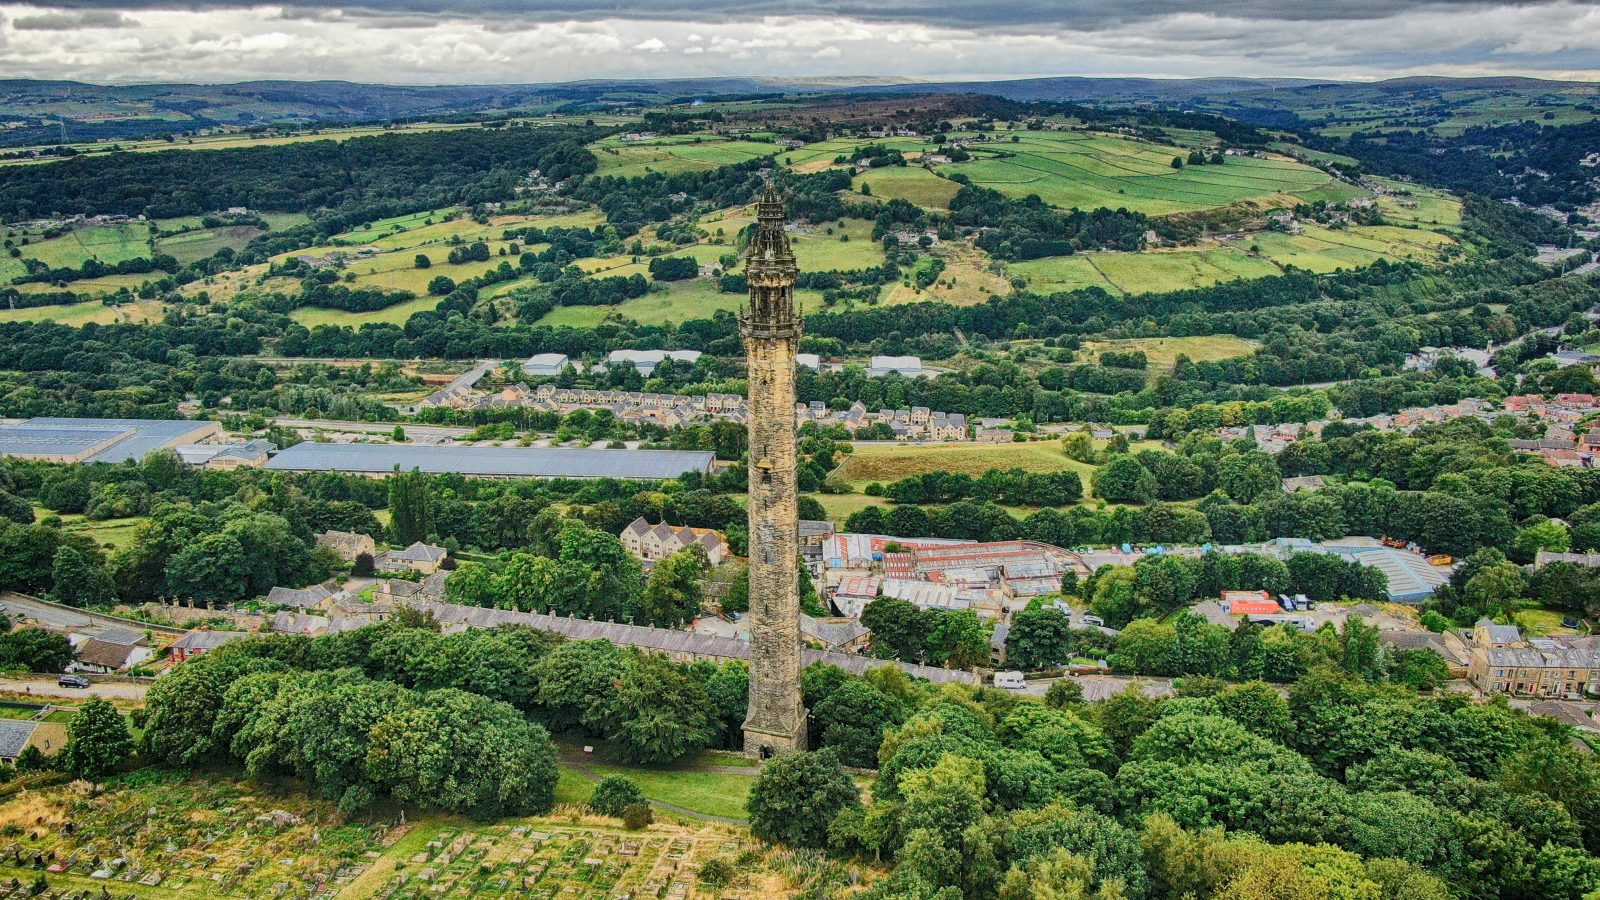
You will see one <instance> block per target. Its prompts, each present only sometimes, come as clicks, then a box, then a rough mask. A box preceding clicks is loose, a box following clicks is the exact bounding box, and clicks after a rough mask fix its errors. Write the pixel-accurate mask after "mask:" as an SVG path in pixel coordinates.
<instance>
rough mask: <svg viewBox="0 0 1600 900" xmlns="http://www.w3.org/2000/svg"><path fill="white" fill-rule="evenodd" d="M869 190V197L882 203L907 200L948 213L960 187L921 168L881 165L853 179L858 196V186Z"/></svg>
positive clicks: (853, 185) (852, 183)
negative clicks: (870, 192) (882, 201)
mask: <svg viewBox="0 0 1600 900" xmlns="http://www.w3.org/2000/svg"><path fill="white" fill-rule="evenodd" d="M862 185H866V186H868V187H869V188H871V190H872V196H874V197H881V198H883V199H885V200H906V201H909V202H911V203H914V204H916V205H917V206H920V207H922V208H923V209H934V210H947V209H949V208H950V201H951V199H952V198H954V197H955V195H956V192H957V191H959V190H961V185H959V184H956V183H955V182H954V181H951V180H949V179H947V178H940V177H939V176H938V175H935V174H934V173H932V172H930V171H928V170H927V169H924V168H923V167H921V166H884V167H882V168H879V169H869V170H868V171H866V172H862V173H861V174H860V175H857V176H856V177H855V180H854V181H852V182H851V187H852V188H853V189H854V190H855V191H857V192H858V193H859V192H860V190H861V186H862Z"/></svg>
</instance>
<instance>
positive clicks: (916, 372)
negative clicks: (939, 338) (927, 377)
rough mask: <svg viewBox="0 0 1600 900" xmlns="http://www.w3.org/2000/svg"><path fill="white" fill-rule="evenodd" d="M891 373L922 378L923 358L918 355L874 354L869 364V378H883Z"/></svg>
mask: <svg viewBox="0 0 1600 900" xmlns="http://www.w3.org/2000/svg"><path fill="white" fill-rule="evenodd" d="M891 373H893V374H898V375H903V376H905V377H906V378H921V377H922V375H923V369H922V359H921V358H920V357H916V356H874V357H873V358H872V361H871V362H870V363H868V364H867V377H868V378H882V377H883V376H885V375H889V374H891Z"/></svg>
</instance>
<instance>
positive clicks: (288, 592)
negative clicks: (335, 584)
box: [267, 584, 333, 609]
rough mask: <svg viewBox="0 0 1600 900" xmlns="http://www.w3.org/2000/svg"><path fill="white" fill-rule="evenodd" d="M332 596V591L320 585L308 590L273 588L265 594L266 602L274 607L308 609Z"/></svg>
mask: <svg viewBox="0 0 1600 900" xmlns="http://www.w3.org/2000/svg"><path fill="white" fill-rule="evenodd" d="M332 596H333V591H330V590H328V589H327V588H325V587H323V586H322V585H320V584H314V585H312V586H311V587H308V588H286V587H275V588H273V589H272V590H270V591H268V592H267V602H268V603H271V604H273V605H275V606H292V607H295V608H296V609H309V608H311V607H313V606H316V605H317V604H318V603H321V602H322V601H324V600H326V599H328V598H329V597H332Z"/></svg>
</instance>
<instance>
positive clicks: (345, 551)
mask: <svg viewBox="0 0 1600 900" xmlns="http://www.w3.org/2000/svg"><path fill="white" fill-rule="evenodd" d="M317 546H318V547H327V548H328V549H330V550H332V551H333V552H335V553H337V554H339V558H340V559H342V560H344V561H345V562H350V563H353V562H355V561H356V557H358V556H360V555H361V554H363V553H365V554H367V555H368V556H370V557H373V558H374V559H376V558H377V555H378V546H377V544H376V543H375V542H374V541H373V540H372V537H371V536H370V535H365V534H359V533H357V532H354V531H324V532H323V533H321V534H319V535H317Z"/></svg>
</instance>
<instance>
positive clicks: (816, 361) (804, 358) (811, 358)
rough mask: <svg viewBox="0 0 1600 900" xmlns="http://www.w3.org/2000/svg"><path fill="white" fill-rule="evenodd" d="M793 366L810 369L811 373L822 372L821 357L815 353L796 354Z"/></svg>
mask: <svg viewBox="0 0 1600 900" xmlns="http://www.w3.org/2000/svg"><path fill="white" fill-rule="evenodd" d="M794 364H795V365H796V366H797V367H800V368H804V369H810V370H811V371H813V372H820V371H822V357H821V356H819V355H818V354H815V353H796V354H795V355H794Z"/></svg>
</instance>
